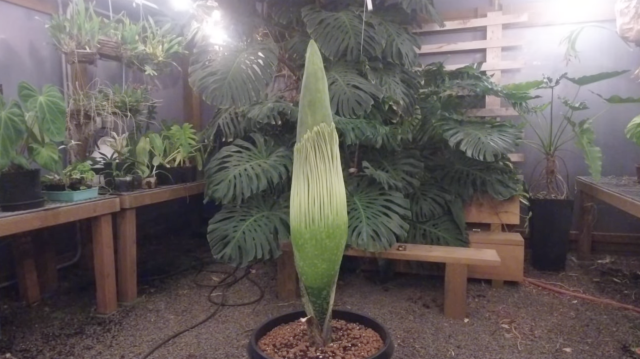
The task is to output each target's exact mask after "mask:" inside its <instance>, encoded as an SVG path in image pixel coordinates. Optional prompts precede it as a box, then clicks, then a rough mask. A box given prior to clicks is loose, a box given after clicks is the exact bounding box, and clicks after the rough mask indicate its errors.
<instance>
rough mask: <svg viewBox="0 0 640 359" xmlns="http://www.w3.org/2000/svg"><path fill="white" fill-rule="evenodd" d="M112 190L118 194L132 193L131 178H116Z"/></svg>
mask: <svg viewBox="0 0 640 359" xmlns="http://www.w3.org/2000/svg"><path fill="white" fill-rule="evenodd" d="M114 189H115V190H116V191H117V192H120V193H125V192H131V191H133V178H131V177H122V178H116V179H115V188H114Z"/></svg>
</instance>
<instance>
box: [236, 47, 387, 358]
mask: <svg viewBox="0 0 640 359" xmlns="http://www.w3.org/2000/svg"><path fill="white" fill-rule="evenodd" d="M338 142H339V141H338V134H337V132H336V127H335V124H334V123H333V115H332V110H331V106H330V102H329V91H328V86H327V78H326V75H325V72H324V66H323V62H322V56H321V55H320V51H319V50H318V47H317V46H316V44H315V42H314V41H313V40H311V42H310V43H309V46H308V48H307V54H306V62H305V69H304V76H303V80H302V92H301V95H300V112H299V116H298V124H297V137H296V145H295V149H294V160H293V178H292V185H291V203H290V205H291V211H290V223H291V241H292V244H293V251H294V256H295V263H296V269H297V270H298V274H299V275H300V281H301V291H302V300H303V303H304V308H305V311H304V312H295V313H290V314H287V315H284V316H280V317H276V318H274V319H271V320H269V321H267V322H266V323H264V324H263V325H261V326H260V327H258V329H257V330H256V331H255V332H254V334H253V336H252V338H251V342H250V344H249V349H248V351H249V357H250V358H252V359H258V358H260V359H267V358H275V357H285V355H286V354H284V353H283V352H284V351H288V350H289V349H290V348H292V347H299V348H305V349H302V350H303V351H306V352H307V353H304V352H301V353H299V354H301V355H302V356H304V355H305V354H311V353H313V354H315V355H318V354H321V355H322V356H318V357H324V356H326V357H331V358H336V357H342V358H347V357H348V358H357V359H364V358H390V357H391V356H392V354H393V343H392V341H391V338H390V336H389V333H388V332H387V331H386V330H385V329H384V327H383V326H382V325H380V324H379V323H377V322H376V321H374V320H373V319H371V318H368V317H366V316H364V315H360V314H355V313H351V312H346V311H339V310H332V306H333V299H334V295H335V288H336V282H337V279H338V272H339V269H340V263H341V261H342V256H343V252H344V248H345V245H346V242H347V234H348V224H347V222H348V215H347V200H346V189H345V184H344V179H343V175H342V166H341V157H340V147H339V143H338ZM305 313H306V314H305ZM342 321H346V322H352V323H356V324H358V326H354V327H356V328H358V329H357V330H358V331H360V332H359V334H358V336H359V337H360V338H362V342H358V341H357V340H353V341H352V342H343V343H337V345H331V342H332V339H333V337H332V327H333V326H342V328H343V329H342V330H345V329H344V328H346V327H344V324H343V322H342ZM363 326H364V327H368V328H363ZM300 330H306V332H307V334H308V335H307V336H306V337H303V339H302V340H300V339H299V338H300V337H299V336H298V337H297V338H298V339H296V335H295V334H296V333H298V332H299V331H300ZM286 333H291V334H289V335H288V338H283V335H284V336H287V334H286ZM267 338H268V339H267ZM306 357H311V356H310V355H307V356H306ZM314 357H315V356H314Z"/></svg>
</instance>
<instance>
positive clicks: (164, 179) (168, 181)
mask: <svg viewBox="0 0 640 359" xmlns="http://www.w3.org/2000/svg"><path fill="white" fill-rule="evenodd" d="M182 177H183V174H182V169H181V168H178V167H166V166H158V172H157V173H156V178H157V179H158V186H171V185H174V184H180V183H182Z"/></svg>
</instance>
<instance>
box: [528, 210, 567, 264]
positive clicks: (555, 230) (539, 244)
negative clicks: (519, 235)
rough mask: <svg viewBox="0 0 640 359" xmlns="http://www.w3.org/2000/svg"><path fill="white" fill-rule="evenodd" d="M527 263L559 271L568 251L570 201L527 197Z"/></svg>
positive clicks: (564, 262) (565, 260)
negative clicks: (528, 202) (529, 216)
mask: <svg viewBox="0 0 640 359" xmlns="http://www.w3.org/2000/svg"><path fill="white" fill-rule="evenodd" d="M530 204H531V206H530V210H531V220H530V223H529V225H530V229H531V236H530V240H531V264H532V265H533V267H534V268H535V269H538V270H543V271H563V270H564V269H565V264H566V262H567V252H568V251H569V231H570V230H571V222H572V220H573V200H570V199H531V201H530Z"/></svg>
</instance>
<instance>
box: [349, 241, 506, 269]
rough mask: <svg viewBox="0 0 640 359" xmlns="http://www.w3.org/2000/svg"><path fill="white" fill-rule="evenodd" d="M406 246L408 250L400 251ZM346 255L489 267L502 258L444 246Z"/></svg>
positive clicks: (489, 252) (414, 246)
mask: <svg viewBox="0 0 640 359" xmlns="http://www.w3.org/2000/svg"><path fill="white" fill-rule="evenodd" d="M399 246H405V247H406V250H403V251H400V250H398V247H399ZM344 254H345V255H348V256H354V257H372V258H385V259H399V260H407V261H422V262H435V263H456V264H477V265H487V266H498V265H500V257H498V254H496V252H495V251H493V250H485V249H473V248H456V247H443V246H427V245H423V244H396V245H394V246H393V247H391V249H389V250H387V251H385V252H378V253H372V252H365V251H362V250H359V249H353V248H350V249H347V250H346V251H345V252H344Z"/></svg>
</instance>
